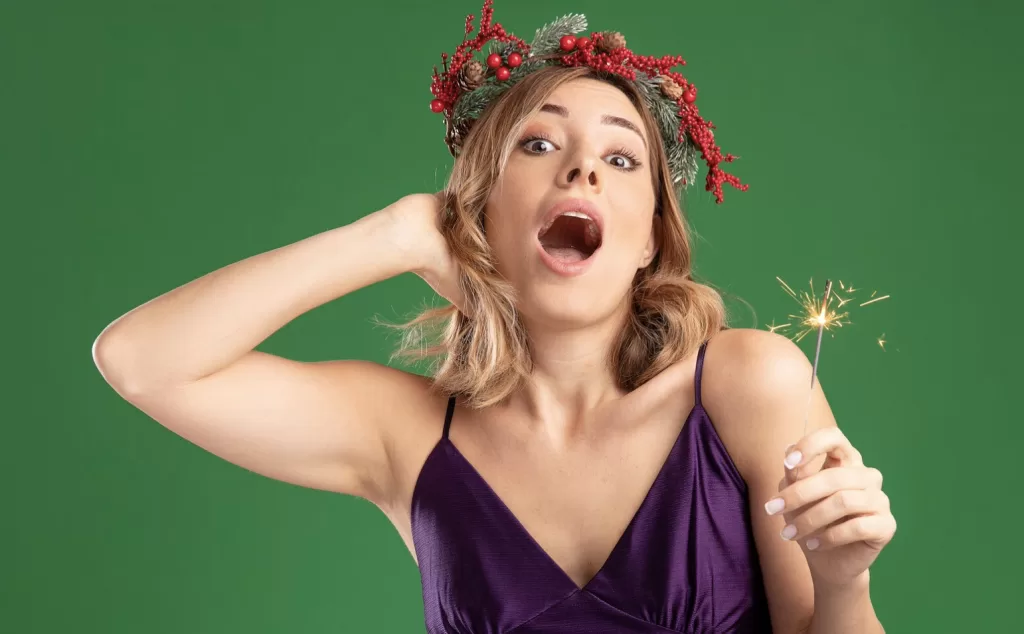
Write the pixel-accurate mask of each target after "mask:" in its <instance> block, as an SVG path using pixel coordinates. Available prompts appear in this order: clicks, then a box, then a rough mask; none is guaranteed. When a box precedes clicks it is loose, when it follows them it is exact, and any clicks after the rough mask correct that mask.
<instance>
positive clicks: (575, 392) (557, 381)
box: [508, 315, 625, 444]
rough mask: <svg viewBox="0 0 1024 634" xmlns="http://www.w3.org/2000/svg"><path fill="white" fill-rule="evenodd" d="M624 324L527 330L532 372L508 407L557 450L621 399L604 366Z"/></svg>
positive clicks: (612, 321)
mask: <svg viewBox="0 0 1024 634" xmlns="http://www.w3.org/2000/svg"><path fill="white" fill-rule="evenodd" d="M624 319H625V316H624V315H615V316H613V317H611V318H609V319H606V320H603V321H601V322H599V323H595V324H590V325H587V326H586V327H574V328H565V329H557V330H554V329H550V328H544V329H541V328H533V329H529V328H528V332H530V351H531V357H532V360H533V372H532V373H531V375H530V379H529V381H527V383H526V384H525V385H524V386H523V388H522V389H520V390H518V391H517V392H516V393H515V394H513V395H512V396H511V397H510V398H509V401H508V407H509V408H510V409H513V410H517V411H518V412H519V413H521V414H522V415H524V416H525V417H526V418H527V419H528V420H531V421H535V425H536V426H537V428H538V430H539V431H540V432H541V433H543V434H545V435H547V436H549V437H550V438H551V440H552V442H554V443H555V444H566V443H569V442H571V440H572V439H573V438H574V437H577V436H579V435H581V434H584V433H586V432H587V431H588V427H589V426H588V423H589V422H590V421H593V420H594V418H595V412H596V411H597V410H599V409H600V408H601V407H602V406H604V405H606V404H608V403H612V402H614V401H617V400H618V399H619V398H621V397H622V396H623V395H624V394H625V393H624V391H623V390H622V389H621V388H620V387H619V386H618V380H617V376H616V373H615V372H614V371H613V369H612V368H611V366H610V364H609V362H608V360H609V357H610V355H611V349H612V346H613V345H614V344H615V341H616V340H617V338H618V335H619V332H620V330H621V328H622V326H623V322H624Z"/></svg>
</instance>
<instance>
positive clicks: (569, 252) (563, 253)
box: [544, 247, 590, 262]
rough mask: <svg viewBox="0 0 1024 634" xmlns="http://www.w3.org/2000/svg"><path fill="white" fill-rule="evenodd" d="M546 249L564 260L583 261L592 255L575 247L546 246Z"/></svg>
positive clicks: (555, 256)
mask: <svg viewBox="0 0 1024 634" xmlns="http://www.w3.org/2000/svg"><path fill="white" fill-rule="evenodd" d="M544 250H545V251H547V252H548V253H550V254H551V256H552V257H554V258H555V259H556V260H560V261H562V262H582V261H583V260H586V259H587V258H588V257H590V256H588V255H587V254H586V253H583V252H582V251H580V250H579V249H576V248H574V247H544Z"/></svg>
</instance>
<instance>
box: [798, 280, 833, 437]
mask: <svg viewBox="0 0 1024 634" xmlns="http://www.w3.org/2000/svg"><path fill="white" fill-rule="evenodd" d="M831 294H832V280H825V296H824V298H822V300H821V312H820V313H818V320H817V321H818V344H817V345H816V346H815V348H814V365H813V366H812V368H811V389H810V390H809V391H808V392H807V405H806V406H805V407H804V434H803V435H804V436H806V435H807V419H808V418H809V417H810V415H811V396H812V395H813V394H814V380H815V377H817V376H818V359H819V358H820V357H821V336H822V335H823V334H824V333H825V324H826V323H827V321H828V299H829V296H830V295H831Z"/></svg>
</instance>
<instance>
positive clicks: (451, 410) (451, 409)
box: [441, 394, 455, 439]
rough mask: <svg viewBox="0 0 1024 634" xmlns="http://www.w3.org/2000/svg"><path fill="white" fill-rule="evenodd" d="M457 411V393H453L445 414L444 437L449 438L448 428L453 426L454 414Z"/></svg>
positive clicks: (449, 398) (442, 435)
mask: <svg viewBox="0 0 1024 634" xmlns="http://www.w3.org/2000/svg"><path fill="white" fill-rule="evenodd" d="M454 413H455V395H454V394H452V395H451V396H449V397H448V412H447V413H445V415H444V432H443V433H442V434H441V437H442V438H445V439H447V438H448V430H449V429H451V427H452V414H454Z"/></svg>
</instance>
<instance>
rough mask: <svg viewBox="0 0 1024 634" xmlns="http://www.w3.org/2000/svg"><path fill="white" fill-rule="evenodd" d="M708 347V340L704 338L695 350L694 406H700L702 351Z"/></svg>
mask: <svg viewBox="0 0 1024 634" xmlns="http://www.w3.org/2000/svg"><path fill="white" fill-rule="evenodd" d="M707 348H708V342H707V340H706V339H705V340H704V343H702V344H700V350H698V351H697V369H696V371H695V372H694V373H693V404H694V406H696V407H701V403H700V375H701V374H702V373H703V371H704V352H705V351H706V350H707Z"/></svg>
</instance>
